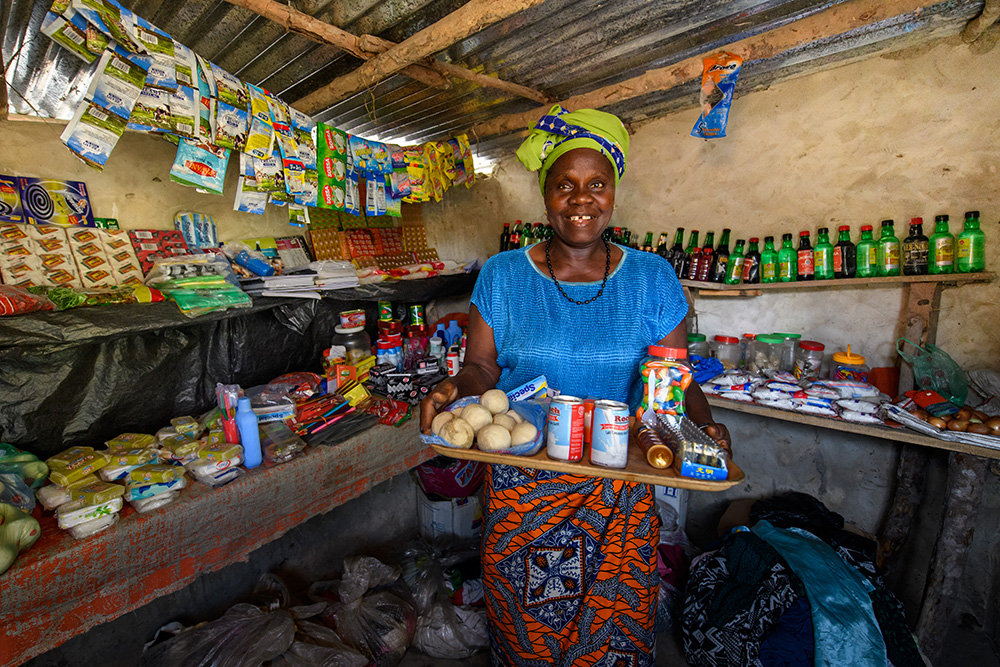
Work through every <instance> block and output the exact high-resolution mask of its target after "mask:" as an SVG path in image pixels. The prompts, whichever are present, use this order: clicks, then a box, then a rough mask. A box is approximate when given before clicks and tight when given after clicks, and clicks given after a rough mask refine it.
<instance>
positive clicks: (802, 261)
mask: <svg viewBox="0 0 1000 667" xmlns="http://www.w3.org/2000/svg"><path fill="white" fill-rule="evenodd" d="M796 261H797V267H796V272H795V276H796V280H812V279H813V277H814V276H815V274H816V270H815V266H816V265H815V261H816V259H815V257H813V247H812V243H811V242H810V241H809V232H799V249H798V252H797V253H796Z"/></svg>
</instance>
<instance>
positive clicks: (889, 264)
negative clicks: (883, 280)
mask: <svg viewBox="0 0 1000 667" xmlns="http://www.w3.org/2000/svg"><path fill="white" fill-rule="evenodd" d="M892 225H893V222H892V220H883V221H882V236H880V237H879V239H878V243H877V244H876V249H877V253H878V261H877V262H876V264H877V266H876V268H877V269H878V275H880V276H898V275H899V273H900V271H899V239H897V238H896V233H895V231H894V230H893V228H892Z"/></svg>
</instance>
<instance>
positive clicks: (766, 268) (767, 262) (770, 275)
mask: <svg viewBox="0 0 1000 667" xmlns="http://www.w3.org/2000/svg"><path fill="white" fill-rule="evenodd" d="M760 281H761V282H762V283H775V282H778V253H777V252H776V251H775V249H774V237H773V236H765V237H764V252H762V253H760Z"/></svg>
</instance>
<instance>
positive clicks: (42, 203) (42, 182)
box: [17, 176, 94, 227]
mask: <svg viewBox="0 0 1000 667" xmlns="http://www.w3.org/2000/svg"><path fill="white" fill-rule="evenodd" d="M17 187H18V190H19V191H20V195H21V207H22V209H23V210H24V216H25V220H26V221H27V222H29V223H31V224H33V225H58V226H60V227H68V226H72V225H79V226H81V227H93V226H94V211H93V208H92V207H91V205H90V197H89V195H88V194H87V184H86V183H82V182H80V181H57V180H49V179H39V178H26V177H24V176H19V177H17Z"/></svg>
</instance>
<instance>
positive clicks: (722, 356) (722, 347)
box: [712, 336, 740, 371]
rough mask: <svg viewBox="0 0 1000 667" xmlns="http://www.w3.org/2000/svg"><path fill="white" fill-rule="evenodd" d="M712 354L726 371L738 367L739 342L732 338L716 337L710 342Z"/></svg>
mask: <svg viewBox="0 0 1000 667" xmlns="http://www.w3.org/2000/svg"><path fill="white" fill-rule="evenodd" d="M712 352H713V354H712V356H714V357H715V358H716V359H718V360H719V361H721V362H722V367H723V368H724V369H726V370H727V371H728V370H732V369H734V368H736V367H738V366H739V365H740V340H739V339H738V338H736V337H734V336H716V337H715V338H714V339H713V340H712Z"/></svg>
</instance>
